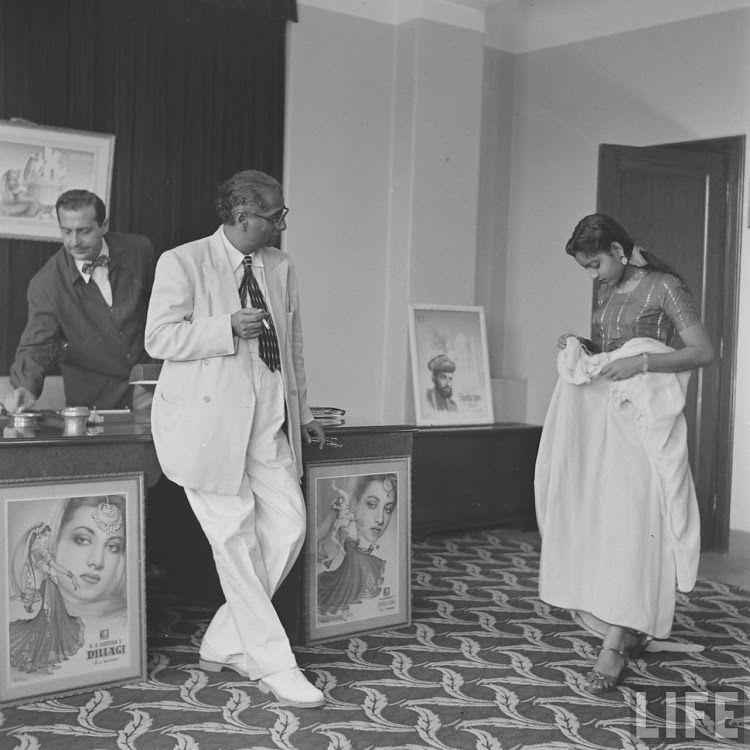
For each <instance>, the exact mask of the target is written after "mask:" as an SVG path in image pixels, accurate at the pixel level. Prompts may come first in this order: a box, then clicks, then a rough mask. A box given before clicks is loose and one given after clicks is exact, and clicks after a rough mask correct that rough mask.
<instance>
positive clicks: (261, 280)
mask: <svg viewBox="0 0 750 750" xmlns="http://www.w3.org/2000/svg"><path fill="white" fill-rule="evenodd" d="M221 240H222V242H223V243H224V249H225V250H226V252H227V258H229V262H230V264H231V266H232V271H233V272H234V281H235V286H236V287H237V307H238V309H239V304H240V296H239V289H240V284H241V283H242V277H243V276H244V275H245V267H244V266H243V265H242V259H243V258H244V257H245V256H244V254H243V253H241V252H240V251H239V250H238V249H237V248H236V247H235V246H234V245H233V244H232V243H231V242H230V241H229V239H228V238H227V236H226V234H225V233H224V227H222V228H221ZM251 257H252V259H253V275H254V276H255V279H256V281H257V282H258V286H259V287H260V291H261V292H262V293H263V299H265V301H266V307H268V314H269V315H271V307H270V305H269V304H268V288H267V287H266V274H265V270H264V268H263V258H262V257H261V256H260V253H255V252H254V253H251ZM247 343H248V344H249V346H250V352H251V353H252V354H254V355H258V356H259V346H260V345H259V343H258V337H257V336H254V337H253V338H251V339H247Z"/></svg>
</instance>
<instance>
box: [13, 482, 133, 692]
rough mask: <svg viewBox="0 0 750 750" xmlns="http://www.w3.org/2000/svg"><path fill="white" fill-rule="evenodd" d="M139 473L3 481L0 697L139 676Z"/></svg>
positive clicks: (95, 685)
mask: <svg viewBox="0 0 750 750" xmlns="http://www.w3.org/2000/svg"><path fill="white" fill-rule="evenodd" d="M143 496H144V483H143V474H142V473H140V472H138V473H133V474H115V475H105V476H88V477H76V478H75V479H68V478H62V479H45V480H33V481H25V480H19V481H11V482H2V483H0V540H2V548H3V550H4V552H3V560H2V568H1V570H2V574H1V575H0V642H2V648H0V703H30V702H36V701H39V700H46V699H48V698H51V697H53V696H59V695H67V694H70V693H79V692H87V691H90V690H95V689H99V688H104V687H111V686H114V685H121V684H125V683H128V682H139V681H141V680H145V679H146V637H145V636H146V627H145V623H146V617H145V603H144V602H145V597H144V547H143V535H144V531H143V518H144V516H143Z"/></svg>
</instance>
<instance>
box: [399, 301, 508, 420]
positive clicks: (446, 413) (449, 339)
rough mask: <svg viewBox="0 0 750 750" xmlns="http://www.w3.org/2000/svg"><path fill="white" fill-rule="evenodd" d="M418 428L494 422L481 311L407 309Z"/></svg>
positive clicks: (447, 307) (432, 307)
mask: <svg viewBox="0 0 750 750" xmlns="http://www.w3.org/2000/svg"><path fill="white" fill-rule="evenodd" d="M409 348H410V352H411V370H412V383H413V387H414V411H415V415H416V421H417V424H418V425H459V424H488V423H492V422H493V421H494V416H493V412H492V383H491V381H490V368H489V359H488V355H487V333H486V328H485V322H484V308H482V307H459V306H453V305H421V304H412V305H409Z"/></svg>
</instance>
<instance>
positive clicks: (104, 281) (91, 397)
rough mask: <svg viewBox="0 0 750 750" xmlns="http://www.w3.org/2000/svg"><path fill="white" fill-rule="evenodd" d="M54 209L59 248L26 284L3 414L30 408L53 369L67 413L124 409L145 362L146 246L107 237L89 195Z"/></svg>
mask: <svg viewBox="0 0 750 750" xmlns="http://www.w3.org/2000/svg"><path fill="white" fill-rule="evenodd" d="M55 209H56V212H57V220H58V223H59V224H60V232H61V234H62V240H63V245H62V247H61V248H60V250H58V252H56V253H55V254H54V255H53V256H52V257H51V258H50V259H49V260H48V261H47V263H45V264H44V266H43V267H42V268H41V269H40V270H39V272H38V273H37V274H36V275H35V276H34V278H32V280H31V282H30V283H29V288H28V291H27V299H28V306H29V316H28V322H27V323H26V328H25V329H24V331H23V333H22V334H21V340H20V342H19V345H18V349H17V350H16V356H15V360H14V362H13V364H12V365H11V368H10V384H11V386H12V387H13V391H12V392H11V393H10V395H9V396H7V398H6V399H5V404H4V405H5V408H6V409H7V410H8V411H9V412H11V413H13V412H16V411H19V410H23V409H29V408H31V407H32V406H33V405H34V404H35V403H36V400H37V399H38V398H39V394H40V393H41V391H42V387H43V385H44V378H45V376H46V375H47V374H48V373H49V372H50V371H51V370H52V368H53V367H54V366H55V365H56V364H58V363H59V365H60V369H61V371H62V377H63V386H64V388H65V400H66V403H67V404H68V405H69V406H88V407H89V408H93V407H97V408H99V409H121V408H128V407H130V406H131V399H132V395H131V388H130V386H129V382H128V381H129V376H130V370H131V369H132V367H133V365H135V364H137V363H139V362H144V361H148V358H147V355H146V353H145V350H144V348H143V332H144V328H145V321H146V308H147V306H148V299H149V295H150V292H151V284H152V282H153V269H154V252H153V246H152V244H151V241H150V240H149V239H148V238H147V237H144V236H142V235H133V234H117V233H114V232H108V231H107V230H108V224H109V222H108V220H107V217H106V211H105V208H104V203H103V202H102V201H101V199H100V198H99V197H98V196H97V195H95V194H94V193H91V192H89V191H88V190H68V191H67V192H65V193H63V194H62V195H61V196H60V197H59V198H58V200H57V203H56V205H55Z"/></svg>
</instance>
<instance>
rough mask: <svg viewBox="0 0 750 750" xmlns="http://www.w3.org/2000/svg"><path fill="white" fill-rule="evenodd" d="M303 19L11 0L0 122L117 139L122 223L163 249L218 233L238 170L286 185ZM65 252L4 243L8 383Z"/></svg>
mask: <svg viewBox="0 0 750 750" xmlns="http://www.w3.org/2000/svg"><path fill="white" fill-rule="evenodd" d="M295 19H296V3H295V0H0V119H5V120H8V119H10V118H13V117H18V118H23V119H26V120H29V121H31V122H34V123H36V124H38V125H48V126H51V127H63V128H74V129H77V130H86V131H95V132H100V133H113V134H115V136H116V141H115V157H114V171H113V181H112V193H111V198H110V201H109V205H108V209H109V215H110V226H111V228H112V229H113V230H115V231H120V232H136V233H140V234H145V235H147V236H149V237H150V238H151V239H152V241H153V243H154V245H155V247H156V249H157V252H161V251H163V250H165V249H168V248H170V247H174V246H175V245H178V244H180V243H182V242H186V241H188V240H191V239H196V238H198V237H202V236H205V235H207V234H210V233H211V232H213V231H214V229H215V228H216V226H217V223H218V222H217V219H216V217H215V214H214V211H213V194H214V189H215V187H216V185H217V184H218V182H220V181H221V180H222V179H224V178H226V177H228V176H229V175H231V174H232V173H233V172H236V171H238V170H240V169H246V168H250V167H252V168H256V169H262V170H263V171H266V172H268V173H269V174H272V175H273V176H275V177H276V178H277V179H281V176H282V158H283V133H284V67H285V32H286V22H287V21H288V20H295ZM2 171H3V170H2V165H0V172H2ZM71 187H72V186H71ZM58 247H59V244H58V243H52V242H29V241H21V240H7V239H3V238H0V373H2V374H7V372H8V368H9V366H10V362H11V361H12V358H13V355H14V353H15V348H16V345H17V344H18V339H19V336H20V333H21V330H22V329H23V327H24V325H25V323H26V298H25V293H26V287H27V285H28V282H29V280H30V279H31V277H32V276H33V275H34V274H35V273H36V271H37V270H39V268H41V266H42V265H43V264H44V262H45V261H46V260H47V259H48V258H49V257H50V256H51V255H52V254H53V253H54V252H55V251H56V250H57V249H58Z"/></svg>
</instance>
